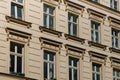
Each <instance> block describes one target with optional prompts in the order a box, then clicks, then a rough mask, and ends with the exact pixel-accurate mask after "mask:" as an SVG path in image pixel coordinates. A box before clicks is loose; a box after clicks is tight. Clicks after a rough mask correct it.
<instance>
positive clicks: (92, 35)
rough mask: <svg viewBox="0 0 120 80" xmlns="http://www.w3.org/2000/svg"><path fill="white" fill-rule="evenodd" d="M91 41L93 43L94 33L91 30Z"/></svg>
mask: <svg viewBox="0 0 120 80" xmlns="http://www.w3.org/2000/svg"><path fill="white" fill-rule="evenodd" d="M91 40H92V41H94V32H93V30H92V31H91Z"/></svg>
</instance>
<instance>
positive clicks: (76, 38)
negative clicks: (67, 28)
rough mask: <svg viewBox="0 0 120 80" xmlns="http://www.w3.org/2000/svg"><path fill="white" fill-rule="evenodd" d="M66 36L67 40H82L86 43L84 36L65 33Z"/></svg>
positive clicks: (82, 42)
mask: <svg viewBox="0 0 120 80" xmlns="http://www.w3.org/2000/svg"><path fill="white" fill-rule="evenodd" d="M64 36H65V38H66V40H69V39H70V40H74V41H78V42H81V44H84V43H85V39H82V38H79V37H76V36H72V35H69V34H65V35H64Z"/></svg>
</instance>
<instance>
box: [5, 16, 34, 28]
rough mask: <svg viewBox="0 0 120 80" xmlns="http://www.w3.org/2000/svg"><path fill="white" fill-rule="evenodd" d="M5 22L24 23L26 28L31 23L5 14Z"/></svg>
mask: <svg viewBox="0 0 120 80" xmlns="http://www.w3.org/2000/svg"><path fill="white" fill-rule="evenodd" d="M5 18H6V20H7V22H8V23H9V22H15V23H18V24H21V25H25V26H26V27H27V28H29V27H31V24H32V23H30V22H27V21H23V20H21V19H16V18H13V17H11V16H5Z"/></svg>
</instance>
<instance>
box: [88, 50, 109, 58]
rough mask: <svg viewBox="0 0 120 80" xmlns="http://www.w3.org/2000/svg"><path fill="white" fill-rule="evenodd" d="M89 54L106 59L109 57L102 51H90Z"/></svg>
mask: <svg viewBox="0 0 120 80" xmlns="http://www.w3.org/2000/svg"><path fill="white" fill-rule="evenodd" d="M89 55H90V56H94V57H98V58H101V59H106V58H107V55H105V54H102V53H98V52H94V51H89Z"/></svg>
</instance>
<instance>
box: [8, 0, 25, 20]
mask: <svg viewBox="0 0 120 80" xmlns="http://www.w3.org/2000/svg"><path fill="white" fill-rule="evenodd" d="M12 6H13V7H14V11H15V12H14V15H12V12H11V11H10V12H11V13H10V15H11V17H14V18H16V19H20V20H24V0H23V1H22V3H20V2H18V0H15V1H14V0H12V1H11V10H12ZM18 8H20V10H21V17H20V18H19V16H18V13H17V11H18Z"/></svg>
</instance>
